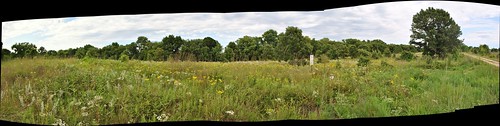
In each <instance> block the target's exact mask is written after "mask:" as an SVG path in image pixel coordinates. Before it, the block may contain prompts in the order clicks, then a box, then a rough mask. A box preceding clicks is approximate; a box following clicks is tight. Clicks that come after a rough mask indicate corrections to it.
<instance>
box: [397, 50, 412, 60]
mask: <svg viewBox="0 0 500 126" xmlns="http://www.w3.org/2000/svg"><path fill="white" fill-rule="evenodd" d="M399 59H401V60H406V61H411V60H413V59H415V56H414V55H413V53H411V52H409V51H404V52H403V53H402V54H401V56H400V57H399Z"/></svg>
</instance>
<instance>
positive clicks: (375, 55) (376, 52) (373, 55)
mask: <svg viewBox="0 0 500 126" xmlns="http://www.w3.org/2000/svg"><path fill="white" fill-rule="evenodd" d="M372 58H374V59H379V58H382V53H380V52H379V51H378V50H376V51H375V52H373V53H372Z"/></svg>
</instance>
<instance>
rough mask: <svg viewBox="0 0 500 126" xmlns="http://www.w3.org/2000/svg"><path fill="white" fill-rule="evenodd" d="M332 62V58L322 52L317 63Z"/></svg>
mask: <svg viewBox="0 0 500 126" xmlns="http://www.w3.org/2000/svg"><path fill="white" fill-rule="evenodd" d="M329 62H330V58H329V57H328V56H327V55H325V54H321V55H320V56H319V57H318V62H317V63H329Z"/></svg>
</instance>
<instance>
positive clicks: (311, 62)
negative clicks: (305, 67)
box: [309, 55, 314, 66]
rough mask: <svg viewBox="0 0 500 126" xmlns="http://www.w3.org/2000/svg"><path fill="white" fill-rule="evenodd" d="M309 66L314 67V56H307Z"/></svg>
mask: <svg viewBox="0 0 500 126" xmlns="http://www.w3.org/2000/svg"><path fill="white" fill-rule="evenodd" d="M309 64H310V65H311V66H312V65H314V55H309Z"/></svg>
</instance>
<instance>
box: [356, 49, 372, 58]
mask: <svg viewBox="0 0 500 126" xmlns="http://www.w3.org/2000/svg"><path fill="white" fill-rule="evenodd" d="M358 53H359V56H361V57H371V55H372V54H371V53H370V52H368V51H366V50H364V49H358Z"/></svg>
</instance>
